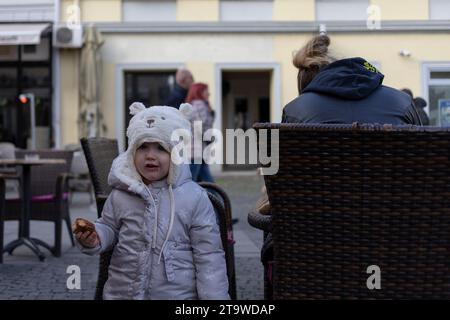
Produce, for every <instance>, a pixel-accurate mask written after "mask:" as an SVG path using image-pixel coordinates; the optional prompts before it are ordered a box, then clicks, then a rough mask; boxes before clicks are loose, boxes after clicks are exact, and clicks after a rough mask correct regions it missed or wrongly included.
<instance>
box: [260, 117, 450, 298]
mask: <svg viewBox="0 0 450 320" xmlns="http://www.w3.org/2000/svg"><path fill="white" fill-rule="evenodd" d="M254 127H255V128H256V129H268V130H269V132H270V131H271V130H274V129H277V130H279V170H278V173H277V174H275V175H267V176H265V183H266V186H267V190H268V195H269V200H270V204H271V213H272V215H273V221H272V223H273V229H272V232H273V241H274V280H273V283H274V284H273V297H274V299H450V232H449V230H450V158H449V156H450V129H447V128H432V127H414V126H402V127H395V126H394V127H393V126H388V125H384V126H382V125H358V124H353V125H306V124H255V126H254ZM269 136H270V134H269ZM269 145H270V144H269ZM377 268H379V271H380V272H379V273H378V271H377ZM378 276H380V277H378ZM377 279H380V280H381V281H380V285H381V289H377V282H376V280H377Z"/></svg>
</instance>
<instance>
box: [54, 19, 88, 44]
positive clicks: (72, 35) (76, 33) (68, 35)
mask: <svg viewBox="0 0 450 320" xmlns="http://www.w3.org/2000/svg"><path fill="white" fill-rule="evenodd" d="M53 46H55V47H58V48H81V47H82V46H83V27H82V26H81V25H80V24H73V25H69V24H60V25H55V26H54V27H53Z"/></svg>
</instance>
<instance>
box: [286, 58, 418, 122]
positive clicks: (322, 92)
mask: <svg viewBox="0 0 450 320" xmlns="http://www.w3.org/2000/svg"><path fill="white" fill-rule="evenodd" d="M383 78H384V75H383V74H381V73H380V72H379V71H378V70H377V69H376V68H375V67H373V66H372V65H371V64H370V63H368V62H367V61H366V60H364V59H362V58H350V59H343V60H338V61H335V62H333V63H331V64H329V65H328V66H326V67H324V68H323V69H322V70H321V71H320V72H319V73H318V74H317V75H316V77H315V78H314V79H313V80H312V81H311V83H310V84H309V85H308V86H307V87H306V88H305V89H304V90H303V92H302V94H301V95H300V96H298V97H297V98H295V99H294V100H292V101H291V102H289V103H288V104H287V105H286V106H285V108H284V110H283V120H282V122H300V123H353V122H359V123H380V124H385V123H389V124H416V125H420V124H421V122H420V117H419V115H418V113H417V110H416V108H415V107H414V103H413V101H412V98H411V97H410V96H409V95H407V94H406V93H403V92H401V91H399V90H396V89H393V88H390V87H386V86H383V85H382V82H383Z"/></svg>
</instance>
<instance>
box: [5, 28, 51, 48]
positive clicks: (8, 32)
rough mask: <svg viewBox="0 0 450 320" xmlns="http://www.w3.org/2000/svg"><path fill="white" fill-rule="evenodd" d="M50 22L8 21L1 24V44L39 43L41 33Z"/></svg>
mask: <svg viewBox="0 0 450 320" xmlns="http://www.w3.org/2000/svg"><path fill="white" fill-rule="evenodd" d="M49 25H50V24H49V23H39V24H32V23H30V24H28V23H7V24H0V46H1V45H18V44H38V43H39V42H41V33H42V31H44V30H45V29H47V27H48V26H49Z"/></svg>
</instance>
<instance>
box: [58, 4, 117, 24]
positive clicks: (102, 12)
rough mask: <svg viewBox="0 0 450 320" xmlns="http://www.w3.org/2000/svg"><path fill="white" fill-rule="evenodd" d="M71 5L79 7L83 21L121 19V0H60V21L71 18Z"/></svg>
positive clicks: (72, 12)
mask: <svg viewBox="0 0 450 320" xmlns="http://www.w3.org/2000/svg"><path fill="white" fill-rule="evenodd" d="M73 5H75V6H78V7H79V8H80V16H81V21H83V22H113V21H121V19H122V0H62V1H61V9H60V10H61V11H60V20H61V21H67V20H69V19H71V17H72V16H73V15H74V11H73V8H71V7H70V6H73ZM72 19H73V18H72Z"/></svg>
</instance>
